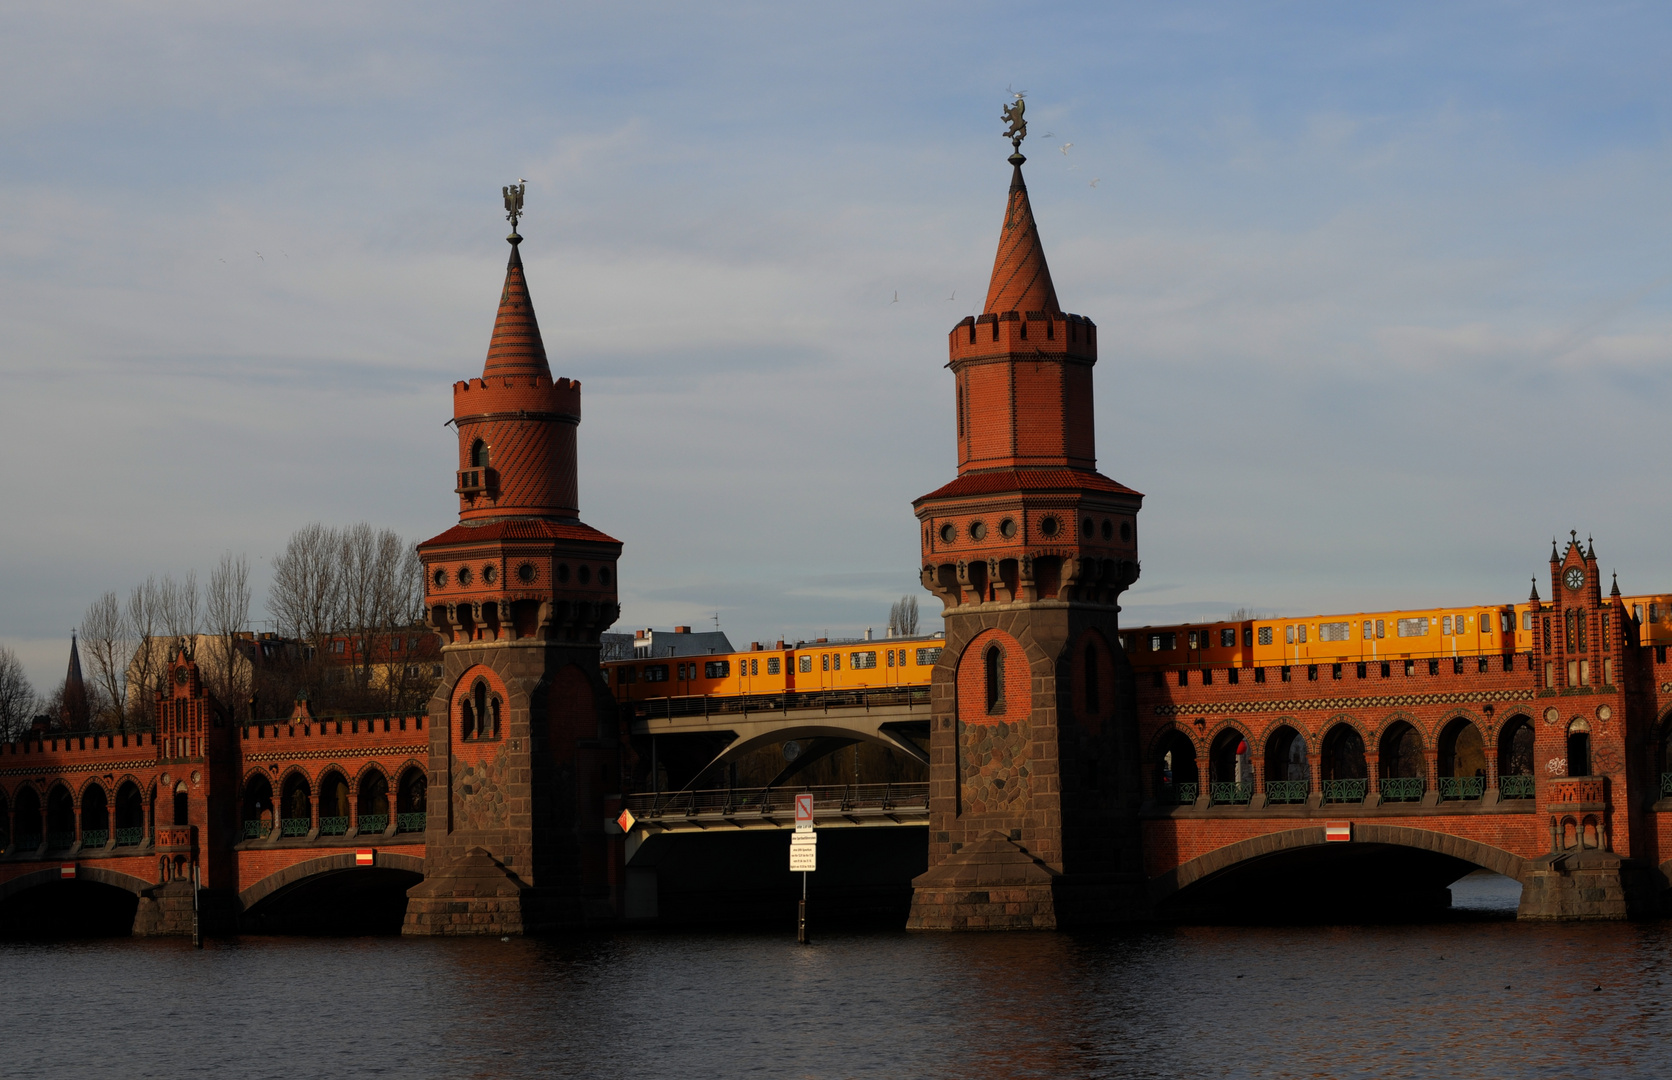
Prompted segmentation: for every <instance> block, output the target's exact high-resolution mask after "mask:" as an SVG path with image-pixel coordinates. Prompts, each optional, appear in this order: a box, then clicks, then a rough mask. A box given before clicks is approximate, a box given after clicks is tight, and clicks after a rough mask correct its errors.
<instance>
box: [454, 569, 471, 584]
mask: <svg viewBox="0 0 1672 1080" xmlns="http://www.w3.org/2000/svg"><path fill="white" fill-rule="evenodd" d="M454 577H456V578H458V580H459V584H460V585H469V584H470V567H468V566H461V567H459V572H458V573H457V574H455V575H454Z"/></svg>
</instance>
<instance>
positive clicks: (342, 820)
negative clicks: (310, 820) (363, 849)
mask: <svg viewBox="0 0 1672 1080" xmlns="http://www.w3.org/2000/svg"><path fill="white" fill-rule="evenodd" d="M346 832H348V818H347V817H346V816H345V817H334V816H333V817H322V818H320V819H319V835H321V836H341V835H343V834H344V833H346Z"/></svg>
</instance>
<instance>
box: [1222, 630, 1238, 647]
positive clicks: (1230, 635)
mask: <svg viewBox="0 0 1672 1080" xmlns="http://www.w3.org/2000/svg"><path fill="white" fill-rule="evenodd" d="M1219 645H1220V647H1221V648H1225V649H1234V648H1236V647H1237V629H1236V627H1234V626H1233V627H1230V628H1229V629H1226V630H1221V631H1219Z"/></svg>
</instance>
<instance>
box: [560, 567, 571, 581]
mask: <svg viewBox="0 0 1672 1080" xmlns="http://www.w3.org/2000/svg"><path fill="white" fill-rule="evenodd" d="M557 580H559V581H568V580H569V564H568V563H558V564H557Z"/></svg>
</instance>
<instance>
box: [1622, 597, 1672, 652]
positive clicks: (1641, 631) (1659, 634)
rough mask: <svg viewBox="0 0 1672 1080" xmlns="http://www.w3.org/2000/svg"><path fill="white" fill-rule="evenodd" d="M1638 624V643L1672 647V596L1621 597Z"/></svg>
mask: <svg viewBox="0 0 1672 1080" xmlns="http://www.w3.org/2000/svg"><path fill="white" fill-rule="evenodd" d="M1621 599H1622V600H1623V601H1624V602H1625V606H1626V611H1627V612H1628V613H1629V614H1630V615H1631V617H1632V620H1633V621H1634V622H1635V623H1636V624H1637V643H1638V644H1639V645H1654V646H1657V647H1659V648H1662V649H1664V648H1666V646H1668V645H1672V595H1666V594H1661V593H1656V594H1652V595H1648V596H1625V597H1621Z"/></svg>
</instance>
